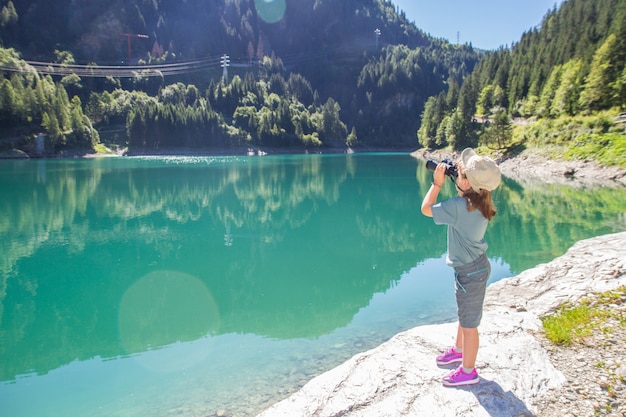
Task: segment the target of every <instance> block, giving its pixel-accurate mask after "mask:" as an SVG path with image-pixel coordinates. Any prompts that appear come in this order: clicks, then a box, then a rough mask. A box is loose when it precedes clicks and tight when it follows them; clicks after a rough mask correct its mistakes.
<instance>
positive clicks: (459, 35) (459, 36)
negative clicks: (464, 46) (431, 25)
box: [456, 31, 461, 45]
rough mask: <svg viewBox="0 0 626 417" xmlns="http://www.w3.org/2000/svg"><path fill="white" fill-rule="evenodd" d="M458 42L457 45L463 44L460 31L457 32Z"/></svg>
mask: <svg viewBox="0 0 626 417" xmlns="http://www.w3.org/2000/svg"><path fill="white" fill-rule="evenodd" d="M456 44H457V45H460V44H461V32H459V31H457V32H456Z"/></svg>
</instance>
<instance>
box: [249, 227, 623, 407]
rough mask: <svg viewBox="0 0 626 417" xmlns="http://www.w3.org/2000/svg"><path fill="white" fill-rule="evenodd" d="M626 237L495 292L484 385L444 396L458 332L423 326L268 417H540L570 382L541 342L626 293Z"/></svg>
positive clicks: (330, 375) (597, 244)
mask: <svg viewBox="0 0 626 417" xmlns="http://www.w3.org/2000/svg"><path fill="white" fill-rule="evenodd" d="M625 271H626V232H623V233H617V234H612V235H606V236H600V237H596V238H592V239H588V240H585V241H581V242H578V243H577V244H576V245H574V246H573V247H572V248H571V249H570V250H569V251H568V252H567V253H566V254H565V255H563V256H561V257H559V258H557V259H555V260H553V261H552V262H550V263H547V264H542V265H539V266H537V267H535V268H533V269H530V270H528V271H525V272H523V273H522V274H520V275H518V276H517V277H514V278H509V279H505V280H501V281H499V282H497V283H495V284H493V285H491V286H490V287H489V288H488V290H487V298H486V300H485V311H484V315H483V321H482V324H481V326H480V328H479V330H480V335H481V341H480V343H481V348H480V350H479V353H478V360H477V368H478V371H479V375H480V377H481V381H480V383H479V384H477V385H472V386H467V387H463V388H445V387H443V386H442V385H441V378H442V377H443V376H445V375H446V374H447V373H448V372H450V369H452V368H451V367H448V368H447V369H446V368H443V369H442V368H438V367H437V365H436V363H435V357H436V356H437V355H438V354H439V353H441V351H442V350H444V349H445V348H447V347H448V346H450V345H452V343H454V338H453V336H454V335H455V334H456V323H446V324H441V325H432V326H421V327H416V328H414V329H411V330H408V331H406V332H403V333H400V334H398V335H397V336H395V337H394V338H392V339H391V340H389V341H388V342H386V343H384V344H383V345H381V346H379V347H377V348H375V349H372V350H370V351H367V352H364V353H361V354H358V355H356V356H354V357H353V358H352V359H350V360H349V361H347V362H345V363H344V364H342V365H340V366H338V367H337V368H335V369H333V370H331V371H329V372H327V373H325V374H322V375H320V376H319V377H317V378H315V379H313V380H312V381H310V382H309V383H308V384H306V385H305V386H304V387H303V388H302V389H301V390H300V391H298V392H297V393H295V394H294V395H292V396H291V397H289V398H287V399H286V400H284V401H281V402H279V403H277V404H275V405H274V406H272V407H270V408H269V409H267V410H266V411H264V412H263V413H261V414H260V415H259V417H280V416H285V417H287V416H289V417H293V416H299V417H326V416H328V417H331V416H333V417H337V416H350V417H382V416H389V417H392V416H393V417H402V416H407V417H408V416H437V417H440V416H451V417H452V416H477V417H478V416H490V417H511V416H533V415H535V414H537V412H538V411H539V410H536V409H534V408H535V407H534V406H533V404H538V403H539V400H540V399H542V397H543V396H545V395H546V393H547V392H548V391H549V390H550V389H555V388H558V387H559V386H561V385H563V384H564V383H565V382H566V380H565V377H564V376H563V374H562V373H561V372H560V371H559V370H557V369H556V368H555V367H554V366H553V365H552V363H551V362H550V357H549V355H548V352H547V351H546V350H545V348H544V347H542V344H541V343H540V342H539V341H538V339H537V337H536V336H535V335H536V334H537V332H538V331H540V330H541V320H540V317H541V316H543V315H545V314H547V313H549V312H550V311H551V310H553V309H554V308H555V307H557V306H558V305H559V304H561V303H562V302H564V301H576V300H578V299H580V298H582V297H584V296H586V295H587V294H589V293H592V292H599V291H608V290H611V289H614V288H617V287H619V286H621V285H626V274H625Z"/></svg>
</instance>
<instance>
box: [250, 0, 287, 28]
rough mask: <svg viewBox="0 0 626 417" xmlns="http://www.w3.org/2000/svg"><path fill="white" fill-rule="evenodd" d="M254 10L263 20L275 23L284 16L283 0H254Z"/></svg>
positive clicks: (285, 6) (284, 4)
mask: <svg viewBox="0 0 626 417" xmlns="http://www.w3.org/2000/svg"><path fill="white" fill-rule="evenodd" d="M255 6H256V12H257V14H258V15H259V17H260V18H261V19H263V21H265V22H267V23H276V22H279V21H280V20H282V18H283V17H284V16H285V10H286V9H287V4H286V2H285V0H255Z"/></svg>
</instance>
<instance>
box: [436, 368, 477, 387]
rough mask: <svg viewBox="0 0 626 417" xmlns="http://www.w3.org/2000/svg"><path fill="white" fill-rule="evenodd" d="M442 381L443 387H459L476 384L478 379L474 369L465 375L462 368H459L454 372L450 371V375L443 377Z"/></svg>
mask: <svg viewBox="0 0 626 417" xmlns="http://www.w3.org/2000/svg"><path fill="white" fill-rule="evenodd" d="M442 381H443V386H444V387H458V386H461V385H472V384H478V382H479V381H480V378H479V377H478V372H476V368H474V369H472V372H470V373H469V374H466V373H465V372H463V367H462V366H459V367H458V368H457V369H456V370H454V371H452V372H451V373H450V375H448V376H444V377H443V380H442Z"/></svg>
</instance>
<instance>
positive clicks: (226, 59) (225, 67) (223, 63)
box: [220, 54, 230, 84]
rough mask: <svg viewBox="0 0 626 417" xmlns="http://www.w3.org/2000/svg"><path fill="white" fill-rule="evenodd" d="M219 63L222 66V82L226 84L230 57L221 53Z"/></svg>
mask: <svg viewBox="0 0 626 417" xmlns="http://www.w3.org/2000/svg"><path fill="white" fill-rule="evenodd" d="M220 63H221V66H222V68H223V71H222V78H223V79H224V84H228V67H229V66H230V57H229V56H228V55H226V54H224V55H222V60H221V61H220Z"/></svg>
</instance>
